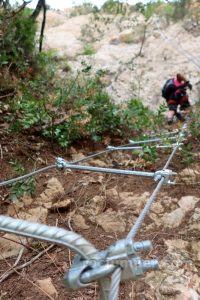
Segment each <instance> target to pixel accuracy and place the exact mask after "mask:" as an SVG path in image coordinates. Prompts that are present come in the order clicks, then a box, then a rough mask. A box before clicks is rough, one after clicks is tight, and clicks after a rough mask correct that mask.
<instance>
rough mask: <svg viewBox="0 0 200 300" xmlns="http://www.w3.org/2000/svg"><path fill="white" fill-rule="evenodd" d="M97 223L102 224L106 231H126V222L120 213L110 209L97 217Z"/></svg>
mask: <svg viewBox="0 0 200 300" xmlns="http://www.w3.org/2000/svg"><path fill="white" fill-rule="evenodd" d="M96 223H97V224H98V225H100V226H101V227H102V228H103V230H104V231H105V232H124V231H125V228H126V223H125V221H124V220H123V219H122V215H121V214H120V213H116V212H115V211H113V210H112V209H108V210H107V211H105V212H104V213H102V214H100V215H98V216H97V217H96Z"/></svg>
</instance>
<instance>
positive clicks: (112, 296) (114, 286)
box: [108, 121, 187, 300]
mask: <svg viewBox="0 0 200 300" xmlns="http://www.w3.org/2000/svg"><path fill="white" fill-rule="evenodd" d="M186 128H187V121H186V122H185V123H184V124H183V126H182V128H181V131H180V133H179V136H178V137H177V145H176V146H175V147H174V149H173V151H172V153H171V155H170V156H169V158H168V160H167V162H166V164H165V166H164V168H163V170H165V169H167V167H168V166H169V164H170V162H171V160H172V158H173V156H174V154H175V153H176V151H177V149H178V148H179V147H180V143H181V141H182V139H183V132H184V130H185V129H186ZM164 181H165V178H164V177H161V179H160V181H159V182H158V184H157V186H156V188H155V190H154V192H153V193H152V195H151V197H150V198H149V200H148V201H147V203H146V205H145V207H144V208H143V210H142V212H141V213H140V215H139V217H138V218H137V220H136V222H135V224H134V225H133V226H132V228H131V230H130V231H129V233H128V235H127V239H129V238H132V239H134V237H135V235H136V234H137V232H138V230H139V228H140V227H141V224H142V222H143V221H144V218H145V216H146V215H147V214H148V212H149V210H150V208H151V206H152V204H153V203H154V201H155V199H156V196H157V194H158V192H159V191H160V189H161V187H162V185H163V183H164ZM121 274H122V269H121V267H119V266H118V267H116V270H115V271H114V273H113V274H112V280H111V288H110V293H109V299H108V300H117V299H118V292H119V287H120V281H121V280H120V279H121Z"/></svg>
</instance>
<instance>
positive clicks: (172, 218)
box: [161, 208, 186, 228]
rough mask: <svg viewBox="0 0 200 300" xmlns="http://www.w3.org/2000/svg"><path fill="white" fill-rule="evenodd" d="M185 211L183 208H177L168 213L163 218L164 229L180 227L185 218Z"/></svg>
mask: <svg viewBox="0 0 200 300" xmlns="http://www.w3.org/2000/svg"><path fill="white" fill-rule="evenodd" d="M185 214H186V213H185V211H184V210H183V209H182V208H177V209H176V210H174V211H172V212H171V213H167V214H165V215H164V216H163V218H162V220H161V221H162V223H163V225H164V227H171V228H175V227H178V226H179V225H180V224H181V223H182V222H183V220H184V218H185Z"/></svg>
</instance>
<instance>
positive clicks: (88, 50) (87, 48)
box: [82, 44, 96, 55]
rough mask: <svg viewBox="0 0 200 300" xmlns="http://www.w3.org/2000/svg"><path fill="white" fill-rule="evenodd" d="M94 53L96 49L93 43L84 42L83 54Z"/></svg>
mask: <svg viewBox="0 0 200 300" xmlns="http://www.w3.org/2000/svg"><path fill="white" fill-rule="evenodd" d="M95 53H96V50H95V48H94V46H93V45H91V44H86V45H85V46H84V48H83V53H82V54H83V55H93V54H95Z"/></svg>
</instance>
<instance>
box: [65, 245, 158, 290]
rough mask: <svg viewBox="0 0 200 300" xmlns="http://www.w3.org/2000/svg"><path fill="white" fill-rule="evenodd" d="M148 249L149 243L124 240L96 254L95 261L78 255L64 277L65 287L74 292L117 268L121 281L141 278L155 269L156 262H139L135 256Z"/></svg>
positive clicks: (101, 278)
mask: <svg viewBox="0 0 200 300" xmlns="http://www.w3.org/2000/svg"><path fill="white" fill-rule="evenodd" d="M150 249H152V245H151V242H150V241H142V242H133V240H131V239H125V240H119V241H117V242H116V243H115V244H113V245H111V246H110V247H109V248H108V249H107V250H105V251H102V252H100V253H98V254H97V257H96V258H95V259H92V260H85V259H82V258H81V257H80V256H79V255H78V256H76V257H75V259H74V261H73V265H72V267H71V269H70V270H69V272H68V273H66V274H65V276H64V283H65V287H66V288H69V289H74V290H76V289H80V288H82V287H85V286H87V285H88V284H89V283H90V282H92V281H94V280H98V281H102V280H103V279H105V278H106V277H107V276H109V275H110V274H112V273H113V271H114V270H115V269H116V267H119V266H120V267H121V269H122V280H123V281H125V280H129V279H135V278H137V277H138V276H142V275H143V274H144V272H145V271H147V270H150V269H156V268H157V267H158V262H157V260H147V261H146V260H141V259H140V257H138V256H135V254H137V253H138V252H140V251H142V250H150ZM102 283H103V281H102ZM102 286H103V285H102Z"/></svg>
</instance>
